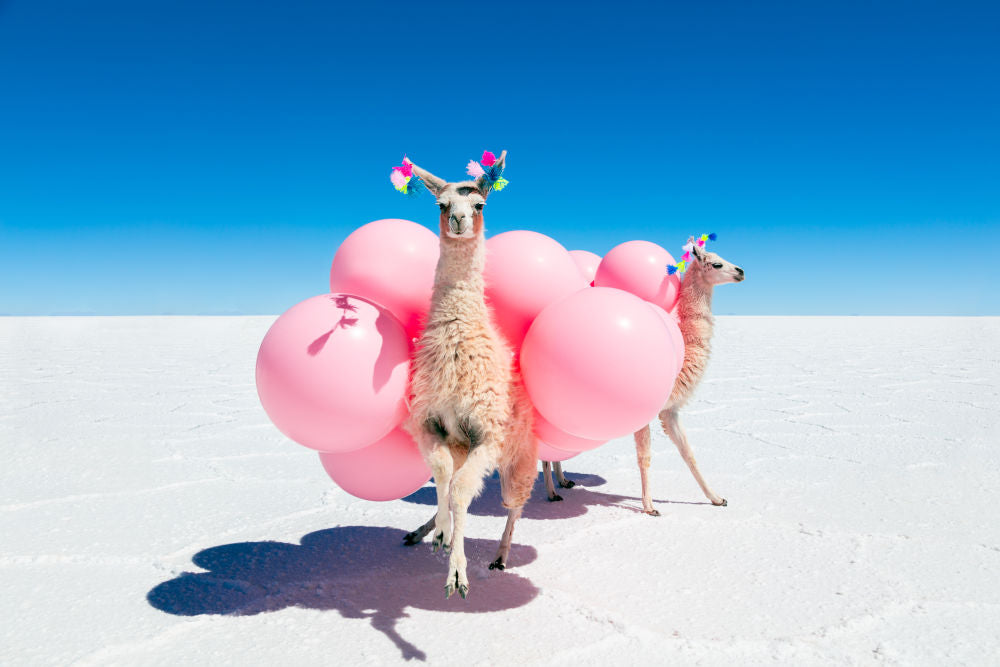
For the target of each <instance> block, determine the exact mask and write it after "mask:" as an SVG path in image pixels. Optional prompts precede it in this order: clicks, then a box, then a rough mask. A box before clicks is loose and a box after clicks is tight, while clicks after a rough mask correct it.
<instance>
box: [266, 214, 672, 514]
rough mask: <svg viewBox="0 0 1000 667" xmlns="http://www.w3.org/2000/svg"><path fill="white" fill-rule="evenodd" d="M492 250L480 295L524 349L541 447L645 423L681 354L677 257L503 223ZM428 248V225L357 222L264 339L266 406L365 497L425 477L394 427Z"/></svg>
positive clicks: (425, 280) (430, 259) (572, 451)
mask: <svg viewBox="0 0 1000 667" xmlns="http://www.w3.org/2000/svg"><path fill="white" fill-rule="evenodd" d="M486 249H487V261H486V274H485V280H486V298H487V301H488V302H489V303H490V305H491V307H492V310H493V313H494V318H495V323H496V325H497V327H498V328H499V330H500V332H501V333H502V334H503V335H504V336H505V337H506V338H507V340H508V341H509V342H510V344H511V346H512V347H513V348H514V349H515V352H518V353H519V354H520V360H521V369H522V373H523V375H524V382H525V386H526V388H527V391H528V394H529V396H530V398H531V400H532V402H533V404H534V406H535V409H536V414H535V434H536V436H537V437H538V440H539V457H540V458H542V459H543V460H548V461H562V460H566V459H568V458H571V457H572V456H575V455H577V454H578V453H580V452H583V451H587V450H590V449H593V448H595V447H597V446H599V445H601V444H603V443H604V442H607V441H608V440H611V439H613V438H617V437H620V436H623V435H627V434H629V433H631V432H633V431H635V430H637V429H639V428H640V427H641V426H643V425H644V424H646V423H648V422H649V420H650V419H652V418H653V417H654V416H655V415H656V413H657V412H658V411H659V409H660V407H661V406H662V405H663V403H664V402H665V401H666V400H667V398H668V397H669V395H670V391H671V390H672V388H673V384H674V380H675V378H676V376H677V373H678V371H679V370H680V366H681V362H682V361H683V355H684V344H683V339H682V338H681V334H680V330H679V329H678V327H677V323H676V321H675V319H674V317H672V315H671V310H672V309H673V308H674V306H675V303H676V300H677V296H678V291H679V285H680V282H679V280H678V278H677V277H676V276H668V275H667V273H666V265H667V264H672V263H673V258H672V257H671V256H670V254H669V253H667V251H666V250H664V249H663V248H660V247H659V246H657V245H656V244H653V243H649V242H647V241H629V242H628V243H623V244H621V245H619V246H617V247H616V248H614V249H612V250H611V251H610V252H609V253H608V254H607V255H606V256H605V257H604V258H603V259H602V258H601V257H599V256H598V255H595V254H593V253H589V252H586V251H580V250H575V251H572V252H568V251H567V250H566V249H565V248H564V247H563V246H562V245H560V244H559V243H558V242H557V241H555V240H554V239H552V238H550V237H548V236H545V235H543V234H538V233H536V232H531V231H513V232H505V233H503V234H498V235H497V236H494V237H492V238H490V239H488V240H487V241H486ZM437 259H438V238H437V236H436V235H435V234H434V233H433V232H431V231H430V230H429V229H427V228H426V227H423V226H421V225H419V224H417V223H414V222H410V221H408V220H377V221H375V222H372V223H369V224H367V225H364V226H363V227H360V228H359V229H357V230H355V231H354V232H353V233H352V234H351V235H350V236H348V238H347V239H346V240H345V241H344V242H343V244H341V246H340V248H339V249H338V250H337V252H336V255H335V256H334V258H333V263H332V265H331V268H330V293H328V294H321V295H319V296H314V297H312V298H310V299H306V300H305V301H303V302H301V303H299V304H297V305H295V306H293V307H292V308H290V309H289V310H288V311H286V312H285V313H283V314H282V315H281V316H280V317H279V318H278V319H277V321H275V323H274V324H273V325H272V326H271V328H270V330H269V331H268V332H267V335H266V336H265V337H264V340H263V342H262V343H261V346H260V351H259V353H258V356H257V390H258V394H259V396H260V400H261V404H262V405H263V407H264V410H265V411H266V412H267V414H268V416H269V417H270V419H271V420H272V421H273V422H274V424H275V425H276V426H277V427H278V428H279V429H280V430H281V432H282V433H284V434H285V435H287V436H288V437H289V438H291V439H292V440H294V441H295V442H297V443H299V444H301V445H304V446H306V447H309V448H311V449H315V450H317V451H319V452H320V459H321V461H322V465H323V467H324V469H325V470H326V472H327V473H328V474H329V475H330V477H331V478H332V479H333V480H334V481H335V482H336V483H337V484H339V485H340V486H341V487H342V488H343V489H344V490H346V491H347V492H348V493H351V494H352V495H355V496H357V497H359V498H364V499H368V500H393V499H396V498H402V497H404V496H406V495H409V494H410V493H412V492H414V491H415V490H417V489H418V488H420V487H421V486H423V485H424V484H425V483H426V482H427V480H428V479H430V470H429V469H428V468H427V466H426V465H425V464H424V462H423V459H422V457H421V455H420V452H419V450H418V447H417V445H416V443H415V442H414V441H413V439H412V438H411V437H410V436H409V435H408V434H407V433H406V432H405V431H404V430H403V429H402V428H401V427H400V425H401V424H402V422H403V420H404V419H405V418H406V414H407V398H408V380H409V364H410V358H411V355H412V350H413V343H414V341H415V339H416V338H417V337H419V335H420V327H421V323H422V322H423V321H424V319H425V318H426V315H427V311H428V308H429V307H430V299H431V291H432V288H433V282H434V270H435V266H436V264H437Z"/></svg>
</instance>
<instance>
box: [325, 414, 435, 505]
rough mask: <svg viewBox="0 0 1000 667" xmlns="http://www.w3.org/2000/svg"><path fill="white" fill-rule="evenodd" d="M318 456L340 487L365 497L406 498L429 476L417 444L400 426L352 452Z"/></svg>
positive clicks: (359, 496)
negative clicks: (372, 442)
mask: <svg viewBox="0 0 1000 667" xmlns="http://www.w3.org/2000/svg"><path fill="white" fill-rule="evenodd" d="M319 460H320V461H321V462H322V463H323V469H324V470H326V474H328V475H329V476H330V479H332V480H333V481H334V482H336V483H337V485H338V486H340V488H342V489H343V490H344V491H347V492H348V493H349V494H351V495H352V496H355V497H357V498H363V499H364V500H398V499H400V498H405V497H406V496H408V495H410V494H411V493H413V492H414V491H416V490H417V489H419V488H420V487H422V486H423V485H424V484H426V483H427V480H429V479H430V478H431V469H430V468H428V467H427V464H426V463H424V459H423V457H422V456H421V455H420V448H419V447H417V443H415V442H414V441H413V438H411V437H410V434H409V433H407V432H406V431H404V430H403V429H401V428H397V429H393V430H392V431H391V432H390V433H389V435H387V436H385V437H384V438H382V439H381V440H379V441H378V442H376V443H374V444H371V445H368V446H367V447H362V448H361V449H358V450H355V451H353V452H344V453H339V454H337V453H333V452H320V455H319Z"/></svg>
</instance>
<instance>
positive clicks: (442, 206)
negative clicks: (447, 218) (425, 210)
mask: <svg viewBox="0 0 1000 667" xmlns="http://www.w3.org/2000/svg"><path fill="white" fill-rule="evenodd" d="M438 208H439V209H441V210H442V211H444V210H446V209H447V208H448V205H447V204H441V203H439V204H438Z"/></svg>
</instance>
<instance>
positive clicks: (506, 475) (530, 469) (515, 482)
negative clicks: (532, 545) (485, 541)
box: [490, 441, 538, 570]
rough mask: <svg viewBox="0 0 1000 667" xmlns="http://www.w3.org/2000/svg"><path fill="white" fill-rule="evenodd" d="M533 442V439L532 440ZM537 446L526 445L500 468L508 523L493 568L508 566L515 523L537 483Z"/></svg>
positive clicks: (498, 568)
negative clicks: (508, 463) (507, 463)
mask: <svg viewBox="0 0 1000 667" xmlns="http://www.w3.org/2000/svg"><path fill="white" fill-rule="evenodd" d="M532 442H533V441H532ZM536 447H537V446H525V447H523V448H522V449H520V450H519V451H518V452H517V453H516V455H515V456H516V458H515V459H514V460H513V461H512V462H511V463H510V465H508V466H505V467H504V468H501V470H500V492H501V495H502V497H503V504H504V507H506V508H507V509H508V510H509V511H508V512H507V525H506V526H504V530H503V536H502V537H501V538H500V547H499V548H498V549H497V557H496V559H495V560H494V561H493V562H492V563H490V569H491V570H503V569H504V568H506V567H507V556H508V555H510V542H511V539H512V538H513V536H514V524H515V523H517V520H518V519H519V518H521V511H522V510H523V508H524V504H525V503H526V502H528V498H530V497H531V489H532V487H533V486H534V485H535V478H536V477H537V474H536V471H537V470H538V468H537V465H538V464H537V463H535V461H536V459H537V457H538V453H537V449H536Z"/></svg>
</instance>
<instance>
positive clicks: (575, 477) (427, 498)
mask: <svg viewBox="0 0 1000 667" xmlns="http://www.w3.org/2000/svg"><path fill="white" fill-rule="evenodd" d="M566 478H567V479H569V480H570V481H572V482H574V483H575V486H574V487H572V488H570V489H561V488H559V486H558V485H557V486H556V493H557V494H558V495H559V496H561V497H562V500H561V501H557V502H550V501H549V499H548V493H547V492H546V491H545V479H544V476H543V474H542V473H539V474H538V477H537V479H536V480H535V486H534V487H533V488H532V490H531V498H530V499H529V500H528V502H527V503H525V505H524V513H523V514H522V515H521V518H522V519H572V518H574V517H578V516H583V515H584V514H586V513H587V508H588V507H593V506H601V507H618V508H621V509H625V510H629V511H631V512H638V513H643V510H642V498H640V497H639V496H623V495H619V494H615V493H600V492H597V491H591V488H592V487H595V486H602V485H604V484H607V480H606V479H604V478H603V477H601V476H600V475H591V474H586V473H575V472H566ZM403 501H404V502H408V503H414V504H417V505H428V506H430V507H437V490H436V489H435V488H434V484H433V482H432V483H431V484H430V485H428V486H424V487H422V488H420V489H417V490H416V491H415V492H413V493H411V494H410V495H408V496H406V497H405V498H403ZM653 503H654V505H707V506H711V505H712V503H709V502H705V501H701V502H699V501H685V500H666V499H657V498H654V499H653ZM469 513H470V514H475V515H477V516H499V517H505V516H507V510H506V509H505V508H504V507H503V504H502V498H501V494H500V475H499V473H496V472H494V473H493V475H491V476H490V477H487V478H486V479H485V480H484V485H483V492H482V493H481V494H479V496H478V497H476V499H475V500H473V501H472V504H470V505H469ZM432 514H433V512H432ZM428 518H429V515H428ZM414 528H416V526H414Z"/></svg>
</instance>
